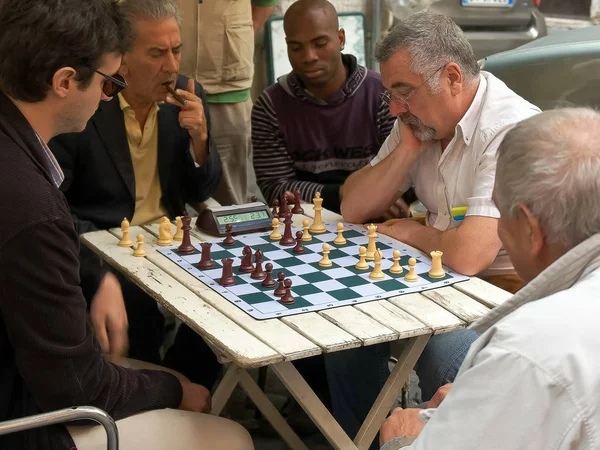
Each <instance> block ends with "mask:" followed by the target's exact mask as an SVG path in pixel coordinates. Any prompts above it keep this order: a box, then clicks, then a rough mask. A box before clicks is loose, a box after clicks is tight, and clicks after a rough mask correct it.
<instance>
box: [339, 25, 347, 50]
mask: <svg viewBox="0 0 600 450" xmlns="http://www.w3.org/2000/svg"><path fill="white" fill-rule="evenodd" d="M338 37H339V39H340V51H341V50H344V47H345V46H346V32H345V31H344V29H343V28H340V29H339V30H338Z"/></svg>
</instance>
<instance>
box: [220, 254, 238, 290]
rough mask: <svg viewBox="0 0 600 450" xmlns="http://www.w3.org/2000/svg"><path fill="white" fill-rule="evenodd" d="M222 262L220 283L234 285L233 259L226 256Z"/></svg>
mask: <svg viewBox="0 0 600 450" xmlns="http://www.w3.org/2000/svg"><path fill="white" fill-rule="evenodd" d="M221 264H223V273H222V274H221V279H220V280H219V284H220V285H221V286H233V285H234V284H235V278H234V277H233V259H231V258H224V259H222V260H221Z"/></svg>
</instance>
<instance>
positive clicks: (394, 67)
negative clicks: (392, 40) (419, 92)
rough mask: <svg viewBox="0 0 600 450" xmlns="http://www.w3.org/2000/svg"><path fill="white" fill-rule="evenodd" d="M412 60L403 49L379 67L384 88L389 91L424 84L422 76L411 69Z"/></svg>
mask: <svg viewBox="0 0 600 450" xmlns="http://www.w3.org/2000/svg"><path fill="white" fill-rule="evenodd" d="M411 62H412V58H411V56H410V54H409V53H408V51H406V50H404V49H401V50H398V51H397V52H396V53H394V54H393V55H392V57H391V58H390V59H388V60H387V61H385V62H382V63H381V64H380V65H379V70H380V72H381V81H382V82H383V86H384V87H385V88H386V89H389V90H396V89H402V88H414V87H416V86H418V85H419V84H420V83H422V79H421V76H420V75H417V74H415V73H413V72H412V71H411V69H410V64H411Z"/></svg>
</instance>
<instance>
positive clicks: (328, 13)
mask: <svg viewBox="0 0 600 450" xmlns="http://www.w3.org/2000/svg"><path fill="white" fill-rule="evenodd" d="M317 17H320V18H321V20H322V21H324V22H325V23H327V24H328V26H329V27H331V29H334V30H335V31H337V30H338V28H339V27H340V25H339V21H338V16H337V11H336V10H335V7H334V6H333V5H332V4H331V3H330V2H328V1H327V0H298V1H296V2H294V3H292V5H291V6H290V7H289V8H288V10H287V11H286V13H285V15H284V16H283V29H284V30H285V34H286V36H287V35H288V31H290V32H292V33H293V32H294V30H295V29H296V28H297V27H302V26H303V25H305V24H306V22H309V23H310V22H313V21H314V20H315V18H317Z"/></svg>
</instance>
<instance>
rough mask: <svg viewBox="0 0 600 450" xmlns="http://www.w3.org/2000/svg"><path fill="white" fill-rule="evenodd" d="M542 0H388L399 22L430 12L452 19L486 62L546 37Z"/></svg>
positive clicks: (476, 54)
mask: <svg viewBox="0 0 600 450" xmlns="http://www.w3.org/2000/svg"><path fill="white" fill-rule="evenodd" d="M541 1H542V0H437V1H432V0H387V2H386V3H387V6H388V7H389V8H390V9H391V10H392V13H393V14H394V16H395V18H396V19H403V18H405V17H407V16H408V15H410V14H411V13H414V12H417V11H419V10H422V9H426V8H428V9H429V10H430V11H434V12H437V13H440V14H444V15H446V16H449V17H452V19H453V20H454V21H455V22H456V23H457V24H458V25H459V26H460V27H461V28H462V29H463V31H464V32H465V34H466V35H467V37H468V39H469V41H470V42H471V45H472V46H473V50H474V51H475V56H477V58H483V57H485V56H488V55H492V54H494V53H498V52H503V51H505V50H510V49H513V48H515V47H518V46H520V45H523V44H526V43H528V42H531V41H534V40H535V39H537V38H539V37H542V36H546V35H547V34H548V30H547V28H546V20H545V19H544V16H543V14H542V13H540V11H539V10H538V6H539V5H540V2H541Z"/></svg>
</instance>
